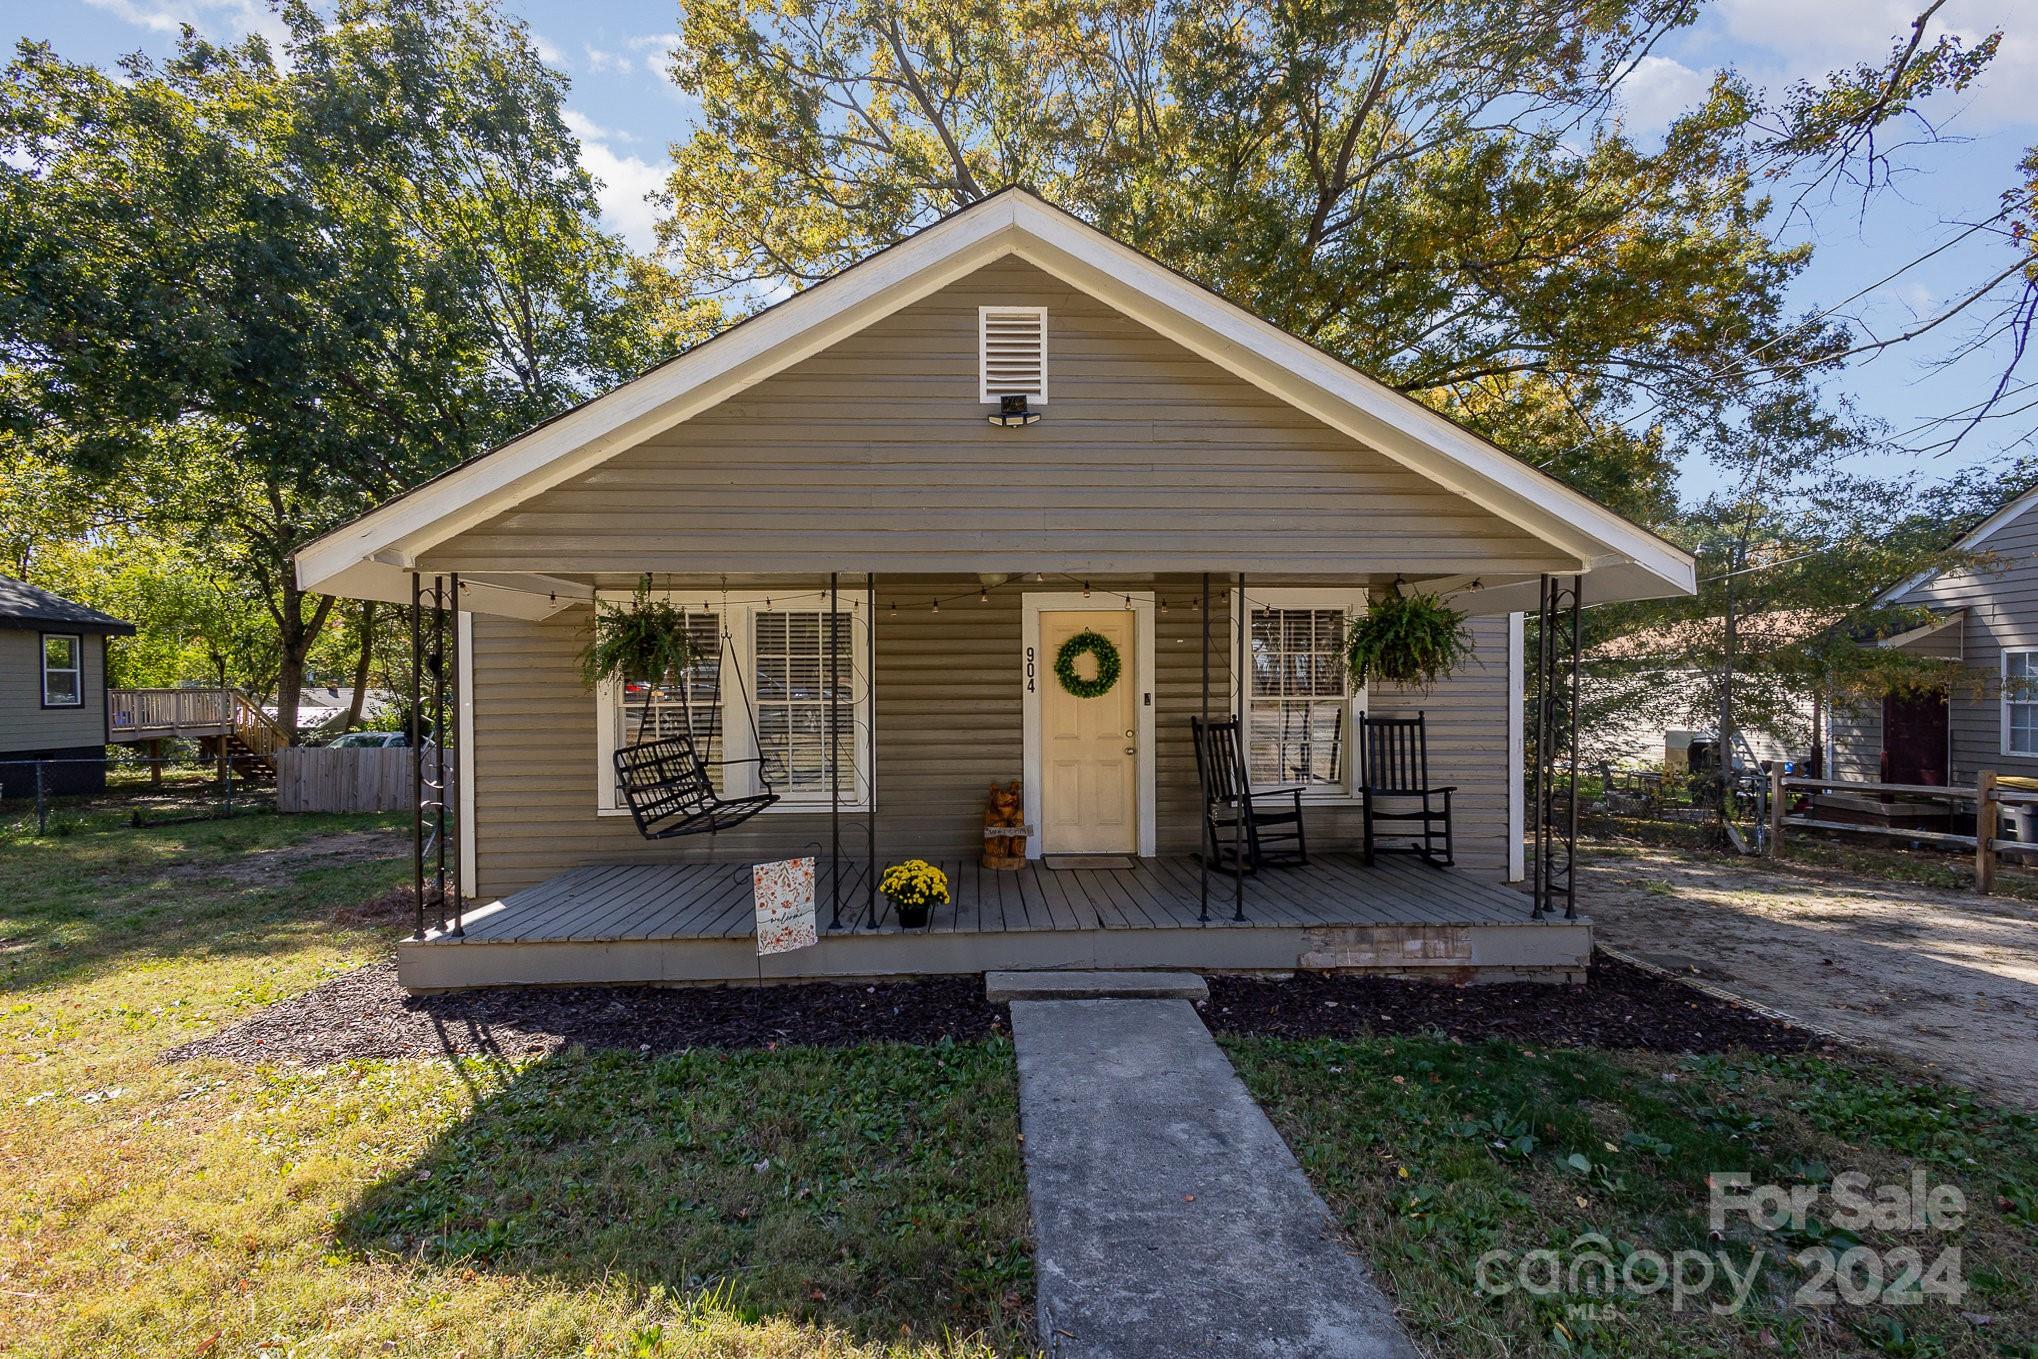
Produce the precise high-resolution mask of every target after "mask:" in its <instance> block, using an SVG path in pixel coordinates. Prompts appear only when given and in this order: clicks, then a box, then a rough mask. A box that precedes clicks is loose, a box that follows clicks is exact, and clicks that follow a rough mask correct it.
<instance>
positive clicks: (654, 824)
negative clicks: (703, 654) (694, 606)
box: [615, 607, 779, 840]
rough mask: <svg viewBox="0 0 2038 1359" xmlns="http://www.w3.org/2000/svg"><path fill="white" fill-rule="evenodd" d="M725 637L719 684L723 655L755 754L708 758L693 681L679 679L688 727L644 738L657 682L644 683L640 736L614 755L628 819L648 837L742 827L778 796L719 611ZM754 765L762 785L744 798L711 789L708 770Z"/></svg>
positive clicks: (720, 661) (724, 618) (725, 611)
mask: <svg viewBox="0 0 2038 1359" xmlns="http://www.w3.org/2000/svg"><path fill="white" fill-rule="evenodd" d="M721 621H722V638H721V645H720V647H719V648H718V649H717V655H716V657H715V678H716V688H717V689H719V688H720V687H721V685H720V681H721V667H722V664H723V662H724V661H725V660H726V661H727V663H728V665H729V667H730V668H731V669H732V670H734V671H735V674H736V691H737V693H738V694H740V695H741V696H742V700H743V716H744V719H745V720H746V721H748V722H749V724H750V748H751V749H752V750H755V751H757V752H758V753H757V754H755V755H751V756H747V757H745V758H743V759H740V760H706V759H703V758H702V757H701V752H700V746H699V744H698V742H696V741H695V739H694V725H693V686H692V685H691V684H690V683H687V682H685V680H684V679H682V684H681V689H680V705H681V706H680V710H681V713H682V714H683V716H684V718H685V728H686V729H685V730H684V731H683V732H681V733H680V734H678V735H674V736H661V737H658V738H657V739H655V740H650V741H646V740H643V739H642V737H643V735H644V724H645V723H646V722H647V721H649V720H650V716H651V700H652V697H653V695H654V694H655V693H656V692H657V685H656V683H655V682H652V681H647V682H646V685H645V689H644V712H643V715H642V716H640V717H639V718H638V719H637V736H638V738H639V739H638V740H637V741H636V742H634V743H633V744H630V745H627V746H623V747H622V748H620V749H618V750H617V751H616V754H615V767H616V786H617V787H618V788H619V789H620V790H621V791H622V794H623V801H624V802H625V803H627V804H628V805H629V808H630V819H631V820H632V821H634V822H636V823H637V833H638V834H639V835H641V836H643V837H644V838H645V839H646V840H671V839H675V838H677V837H679V836H682V835H714V834H716V833H718V832H720V831H725V830H728V829H730V828H731V827H734V826H740V825H742V824H743V823H744V822H745V821H748V820H749V819H750V818H751V817H753V816H756V815H757V814H758V813H759V812H761V811H763V810H764V809H765V808H766V807H769V806H771V804H773V803H774V802H777V801H778V800H779V795H778V793H777V792H775V791H773V789H772V786H771V775H770V773H769V772H768V770H767V762H768V761H769V759H770V757H769V756H767V755H765V754H764V753H763V743H762V742H761V741H760V740H759V739H758V735H757V712H756V710H755V709H754V708H752V707H751V704H750V690H749V688H748V687H747V686H746V685H745V684H744V682H743V665H742V662H741V661H740V660H738V659H737V657H736V654H735V648H734V647H733V646H732V645H731V644H730V637H729V611H728V609H727V608H726V607H724V608H723V610H722V620H721ZM751 764H754V765H756V766H757V784H758V788H759V790H760V791H758V792H755V793H746V794H744V795H743V796H741V797H724V796H723V795H722V794H721V793H719V792H717V791H716V789H715V783H714V778H713V776H712V775H711V774H710V773H709V771H710V770H713V769H726V768H729V767H730V766H732V765H751Z"/></svg>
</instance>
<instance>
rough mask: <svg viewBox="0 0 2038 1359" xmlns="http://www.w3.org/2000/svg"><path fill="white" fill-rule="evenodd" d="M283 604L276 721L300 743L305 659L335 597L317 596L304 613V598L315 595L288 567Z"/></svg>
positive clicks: (288, 738)
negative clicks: (299, 712) (299, 710)
mask: <svg viewBox="0 0 2038 1359" xmlns="http://www.w3.org/2000/svg"><path fill="white" fill-rule="evenodd" d="M282 581H283V601H282V603H283V607H282V608H281V609H280V610H279V611H278V617H277V623H278V625H279V626H278V631H279V633H280V636H279V637H278V639H277V640H278V641H279V643H280V645H279V646H278V648H277V656H276V724H277V725H278V726H280V727H281V728H283V736H284V739H285V740H286V741H288V742H289V743H290V744H291V745H293V746H294V745H296V744H297V743H298V735H297V705H298V701H299V699H300V698H301V697H302V696H303V694H304V662H305V658H306V657H308V656H310V655H311V648H312V644H313V643H314V642H316V641H318V635H319V633H320V632H321V631H323V630H324V628H325V625H326V618H327V616H328V615H329V614H331V613H332V608H333V603H334V600H333V597H332V596H331V595H319V596H317V599H318V603H317V604H316V605H315V606H313V608H312V611H311V617H309V618H306V617H305V616H304V604H305V601H306V600H307V599H309V598H311V597H312V596H309V595H307V594H306V593H305V592H304V591H302V590H300V589H298V588H297V580H296V577H295V573H294V572H291V571H288V570H286V571H285V572H284V573H283V575H282Z"/></svg>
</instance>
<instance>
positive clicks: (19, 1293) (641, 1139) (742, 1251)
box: [0, 816, 1032, 1357]
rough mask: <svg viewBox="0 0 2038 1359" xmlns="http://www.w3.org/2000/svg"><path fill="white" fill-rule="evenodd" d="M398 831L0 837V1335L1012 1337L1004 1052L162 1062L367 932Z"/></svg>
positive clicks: (549, 1350) (249, 827)
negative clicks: (3, 1189)
mask: <svg viewBox="0 0 2038 1359" xmlns="http://www.w3.org/2000/svg"><path fill="white" fill-rule="evenodd" d="M394 826H395V823H394V821H393V820H391V819H389V818H377V817H316V818H312V817H304V818H283V817H276V816H255V817H250V818H246V819H243V820H237V821H231V822H214V823H198V824H191V825H183V826H175V827H163V828H155V829H146V830H139V831H138V830H133V829H129V828H125V827H120V826H117V825H113V824H110V823H109V822H107V821H98V820H88V819H83V818H81V819H80V820H78V821H77V822H75V823H72V824H70V825H69V826H68V828H67V830H66V833H64V834H61V835H53V836H50V837H48V838H44V839H36V838H34V837H32V836H30V835H28V834H26V833H24V832H23V831H22V829H21V828H20V827H19V826H18V825H17V826H15V827H13V828H11V829H10V830H9V831H8V833H7V834H6V835H5V836H0V1052H4V1054H5V1063H4V1067H0V1183H4V1184H5V1185H6V1186H7V1189H8V1191H9V1192H8V1194H7V1195H6V1198H5V1200H4V1206H0V1337H4V1340H0V1349H4V1350H6V1352H8V1353H18V1354H23V1355H51V1356H57V1355H63V1356H76V1355H86V1354H122V1355H130V1354H158V1353H160V1354H187V1355H198V1354H206V1355H251V1354H265V1355H274V1356H281V1355H284V1354H291V1355H356V1354H363V1353H376V1354H398V1355H414V1354H446V1355H454V1354H458V1355H465V1356H470V1357H472V1356H483V1355H512V1354H517V1355H566V1354H572V1355H580V1354H593V1355H602V1354H616V1355H710V1354H712V1355H730V1356H752V1355H758V1356H763V1355H786V1356H791V1355H802V1356H804V1355H811V1354H830V1355H841V1356H857V1355H876V1354H886V1355H892V1354H897V1355H929V1356H932V1355H976V1354H1003V1353H1014V1352H1027V1351H1028V1349H1029V1347H1030V1345H1031V1338H1030V1334H1029V1332H1028V1324H1029V1319H1030V1312H1031V1306H1032V1290H1031V1274H1030V1261H1029V1256H1028V1253H1027V1248H1026V1244H1025V1243H1026V1235H1027V1219H1026V1211H1025V1203H1024V1190H1023V1175H1022V1171H1021V1166H1020V1160H1019V1148H1018V1137H1017V1131H1018V1130H1017V1113H1016V1101H1015V1092H1014V1081H1013V1071H1012V1058H1011V1051H1010V1047H1009V1045H1008V1044H1007V1043H1005V1042H1002V1041H998V1042H986V1043H978V1044H963V1045H944V1046H937V1047H909V1046H893V1045H883V1046H872V1047H865V1048H860V1049H855V1050H850V1051H825V1050H817V1049H799V1048H794V1049H787V1050H782V1051H776V1052H771V1051H753V1052H742V1053H719V1052H695V1053H688V1054H682V1055H677V1056H661V1057H657V1058H655V1059H654V1058H652V1057H649V1056H641V1057H640V1056H637V1055H635V1054H587V1053H581V1052H573V1051H569V1052H566V1053H564V1054H561V1055H559V1056H557V1057H554V1058H551V1059H549V1060H544V1061H533V1062H524V1063H509V1062H487V1061H468V1062H462V1063H460V1064H457V1065H454V1064H449V1063H447V1062H444V1061H423V1060H419V1061H377V1062H350V1063H345V1064H342V1065H337V1066H332V1067H325V1068H319V1069H303V1068H295V1067H274V1068H249V1067H243V1066H237V1065H233V1064H230V1063H226V1062H218V1061H210V1062H198V1063H188V1064H176V1065H164V1064H162V1063H161V1062H159V1061H158V1054H160V1053H162V1052H163V1051H165V1050H166V1049H169V1048H171V1047H174V1046H176V1045H177V1044H178V1043H180V1042H183V1041H186V1040H188V1039H191V1038H195V1037H199V1036H202V1035H204V1034H206V1033H209V1032H211V1031H213V1030H214V1029H215V1028H216V1027H217V1026H219V1025H220V1024H222V1023H224V1022H227V1021H229V1020H231V1019H233V1018H236V1017H239V1016H241V1015H243V1014H245V1013H246V1012H248V1011H249V1010H251V1009H253V1008H256V1007H258V1006H261V1005H263V1004H265V1003H267V1002H269V1001H271V1000H273V999H276V998H278V997H282V996H286V995H291V994H295V993H298V992H301V991H304V990H307V989H309V988H310V987H312V986H314V985H316V984H317V983H318V982H319V981H321V980H323V979H325V978H326V977H329V976H331V975H333V974H335V973H337V972H340V971H344V970H346V969H349V968H352V967H355V966H358V965H359V964H361V963H363V962H365V961H368V960H370V959H372V958H374V957H376V956H378V955H379V954H380V953H381V952H382V950H383V949H385V948H386V945H387V941H388V938H389V936H390V933H391V926H390V924H389V922H388V920H387V919H386V918H382V919H378V918H376V917H375V916H374V915H373V914H372V913H362V912H359V911H357V910H350V909H349V908H353V907H358V906H359V905H360V904H361V903H364V902H369V901H372V900H374V899H375V898H377V897H379V896H382V895H384V894H385V893H386V892H387V891H388V890H389V889H390V888H391V887H393V886H395V885H396V884H398V883H399V882H401V881H402V879H403V878H404V876H405V873H406V870H407V858H406V857H404V856H403V854H402V841H401V840H400V839H397V838H391V836H390V832H391V831H392V830H393V829H394ZM30 829H32V826H31V827H30ZM392 851H393V852H394V856H393V857H392Z"/></svg>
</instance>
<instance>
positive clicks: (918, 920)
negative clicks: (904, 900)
mask: <svg viewBox="0 0 2038 1359" xmlns="http://www.w3.org/2000/svg"><path fill="white" fill-rule="evenodd" d="M892 909H894V910H896V911H897V912H898V913H899V927H900V928H901V929H908V930H918V929H925V928H926V926H927V916H928V914H929V912H930V911H931V910H932V909H933V908H932V907H928V906H902V905H900V904H899V903H898V902H893V903H892Z"/></svg>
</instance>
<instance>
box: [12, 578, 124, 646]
mask: <svg viewBox="0 0 2038 1359" xmlns="http://www.w3.org/2000/svg"><path fill="white" fill-rule="evenodd" d="M0 628H29V629H43V628H66V629H69V630H71V631H73V632H103V633H106V634H108V635H110V636H116V637H132V636H133V635H134V624H132V623H123V622H122V621H121V620H120V619H118V618H115V617H113V616H112V615H111V614H104V613H101V612H99V610H97V609H88V608H86V607H85V606H84V605H83V604H80V603H78V602H77V601H76V600H71V599H65V598H64V597H63V596H62V595H53V594H51V593H50V592H49V591H48V590H45V589H43V588H42V587H40V586H37V585H30V584H29V583H28V582H27V581H25V580H16V579H15V578H14V577H12V576H0Z"/></svg>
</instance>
